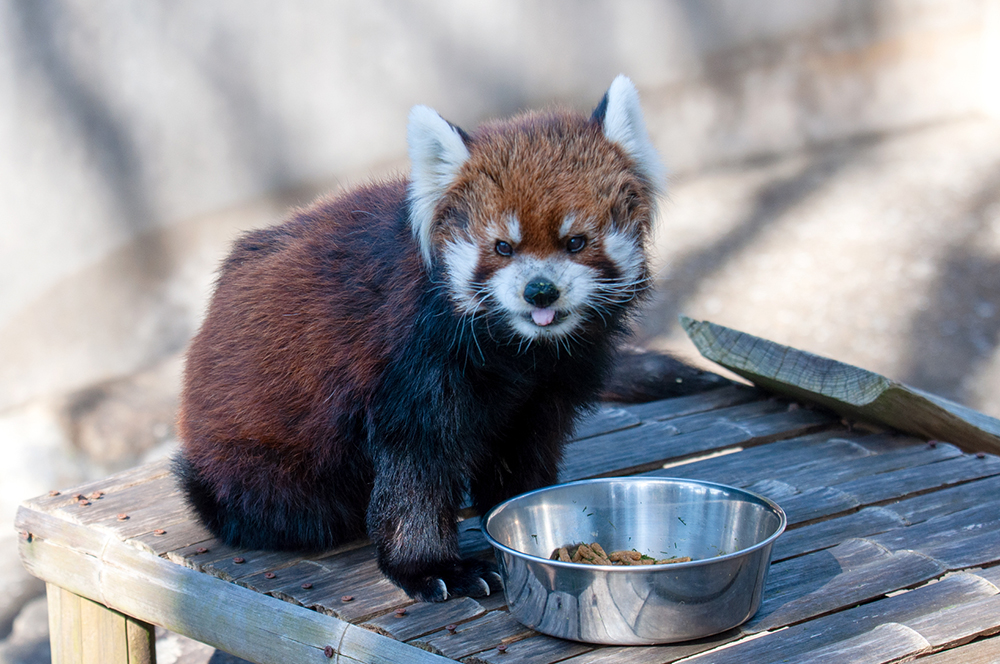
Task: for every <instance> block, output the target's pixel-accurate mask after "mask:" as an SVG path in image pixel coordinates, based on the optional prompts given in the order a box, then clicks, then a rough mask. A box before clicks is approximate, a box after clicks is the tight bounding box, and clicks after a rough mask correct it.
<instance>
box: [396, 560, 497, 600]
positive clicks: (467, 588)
mask: <svg viewBox="0 0 1000 664" xmlns="http://www.w3.org/2000/svg"><path fill="white" fill-rule="evenodd" d="M390 579H391V580H392V581H393V582H394V583H395V584H396V585H398V586H399V587H400V588H402V589H403V590H404V591H405V592H406V594H407V595H409V596H410V597H412V598H413V599H415V600H418V601H421V602H443V601H445V600H446V599H448V598H449V597H462V596H465V597H485V596H487V595H489V594H491V593H494V592H500V591H501V590H503V584H502V583H501V582H500V575H499V574H497V572H496V566H494V565H492V564H490V563H486V562H483V561H481V560H459V561H457V562H454V563H449V564H446V565H441V566H436V567H435V568H434V569H433V570H430V571H429V573H425V574H408V575H405V576H404V575H390Z"/></svg>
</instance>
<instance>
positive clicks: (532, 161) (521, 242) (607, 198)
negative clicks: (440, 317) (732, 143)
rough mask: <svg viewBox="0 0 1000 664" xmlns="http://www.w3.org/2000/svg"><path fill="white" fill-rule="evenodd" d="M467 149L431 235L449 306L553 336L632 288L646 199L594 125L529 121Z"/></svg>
mask: <svg viewBox="0 0 1000 664" xmlns="http://www.w3.org/2000/svg"><path fill="white" fill-rule="evenodd" d="M469 148H470V157H469V159H468V160H467V161H466V162H465V164H464V165H463V167H462V169H461V170H460V172H459V174H458V177H457V178H456V180H455V182H454V183H453V186H452V187H451V189H450V191H449V193H448V194H446V195H445V197H444V198H443V199H442V202H441V206H440V207H439V210H440V213H441V214H440V222H439V223H438V224H437V225H436V227H435V229H434V231H433V233H432V236H431V238H432V245H433V250H434V254H435V258H436V260H440V261H442V262H443V265H444V268H445V273H446V275H447V285H448V292H449V295H450V296H451V298H452V300H453V301H454V303H455V304H456V306H457V308H458V309H459V311H460V312H461V313H463V314H466V315H476V314H477V313H481V312H484V311H486V310H487V309H491V308H492V309H493V311H494V312H499V313H502V315H503V317H504V318H505V319H506V320H507V322H508V323H509V325H510V326H511V328H512V329H513V330H514V331H515V332H516V333H517V334H519V335H520V336H521V337H523V338H525V339H527V340H535V339H544V338H555V337H560V336H562V335H569V334H572V333H573V332H574V330H576V329H577V328H578V327H579V326H580V325H581V324H584V323H585V322H586V321H588V320H595V321H600V320H601V319H602V317H605V315H606V314H607V316H608V317H610V309H612V308H614V307H615V306H617V305H620V304H624V303H627V302H628V301H630V300H631V299H633V298H634V296H635V294H636V292H637V291H638V290H640V289H642V288H643V287H644V285H645V281H646V278H647V274H646V259H645V251H644V244H645V240H646V236H647V234H648V230H649V227H650V223H651V216H652V208H653V203H652V200H650V199H651V197H652V195H653V194H652V192H651V191H650V187H649V186H648V185H647V184H646V183H644V182H643V180H642V179H641V178H640V177H638V176H637V175H636V174H634V173H632V172H631V170H630V162H629V160H628V158H627V157H626V156H625V155H624V154H623V153H622V151H621V150H620V149H618V148H616V147H615V146H614V145H612V144H611V143H610V142H608V141H607V139H606V138H605V137H604V136H603V135H602V133H601V131H600V128H599V127H597V126H595V125H592V124H589V123H587V122H586V121H585V120H584V119H582V118H575V117H568V116H567V117H563V116H552V115H549V116H529V117H528V118H525V119H523V120H521V121H520V122H518V123H507V124H504V125H500V126H491V127H487V128H485V129H483V130H481V131H480V132H478V133H477V134H476V135H475V136H473V137H472V138H471V139H470V146H469Z"/></svg>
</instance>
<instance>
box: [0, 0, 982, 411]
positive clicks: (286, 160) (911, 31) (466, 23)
mask: <svg viewBox="0 0 1000 664" xmlns="http://www.w3.org/2000/svg"><path fill="white" fill-rule="evenodd" d="M995 4H996V3H995V2H988V1H986V0H978V1H976V0H937V1H929V0H925V1H915V0H907V1H905V2H904V1H902V0H901V1H899V2H892V1H888V0H879V1H869V0H858V1H849V2H843V1H833V0H816V1H811V2H800V1H799V0H764V1H758V2H753V3H747V2H740V1H736V0H711V1H706V2H700V1H695V0H665V1H661V2H652V1H641V0H629V1H624V2H578V1H577V0H563V1H555V2H546V3H534V2H527V1H515V2H510V1H503V2H499V1H498V2H486V3H467V2H458V1H452V2H449V1H447V0H438V1H436V2H428V3H419V4H418V3H410V2H404V1H402V0H373V1H370V2H364V3H356V2H349V1H346V0H325V1H318V0H317V1H304V0H297V1H290V2H282V3H272V2H263V1H260V0H256V1H254V0H238V1H237V0H231V1H218V2H211V3H204V2H143V3H132V2H123V1H115V0H102V1H98V2H94V1H92V0H88V1H83V0H78V1H74V0H63V1H62V2H4V3H0V34H2V39H0V200H2V201H4V204H3V206H2V208H0V233H2V235H0V252H2V253H0V284H3V288H2V289H0V410H2V409H4V408H9V407H12V406H15V405H17V404H21V403H25V402H26V401H28V400H30V399H32V398H35V397H39V396H42V395H47V394H51V393H53V392H65V391H69V390H74V389H79V388H83V387H86V386H88V385H91V384H93V383H95V382H98V381H102V380H107V379H111V378H114V377H116V376H122V375H127V374H130V373H132V372H134V371H136V370H138V369H141V368H143V367H148V366H150V365H152V364H155V363H156V362H157V361H158V360H160V359H161V358H163V357H165V356H167V355H169V354H171V353H173V352H176V351H177V350H179V349H180V348H182V347H183V345H184V344H185V342H186V340H187V339H188V338H189V336H190V335H191V334H192V332H193V330H194V329H195V328H196V326H197V322H198V320H199V318H200V316H201V312H202V309H203V303H204V297H205V295H206V292H207V289H208V287H209V284H210V279H211V267H212V266H213V265H214V263H215V262H216V261H217V260H218V258H219V255H220V253H221V252H222V251H224V246H225V245H226V244H227V243H228V241H229V240H230V239H231V237H232V235H233V234H234V233H235V232H236V231H237V229H243V228H247V227H249V226H252V225H259V224H262V223H267V222H269V221H271V220H273V219H274V218H275V217H276V216H278V215H279V214H280V210H281V209H282V207H283V206H284V205H285V204H286V203H287V202H289V201H302V200H305V199H307V198H308V197H309V196H310V195H311V194H312V193H313V192H315V191H318V190H320V189H322V188H324V187H327V186H331V185H332V186H336V185H337V184H339V183H341V182H343V181H345V180H346V181H348V182H353V181H357V180H359V179H361V178H363V177H365V176H366V175H367V174H368V173H369V172H384V171H385V170H386V169H387V168H389V167H393V166H398V167H400V168H405V163H404V162H402V157H403V155H404V148H405V146H404V135H405V134H404V132H405V118H406V113H407V110H408V109H409V107H410V106H411V105H413V104H415V103H427V104H430V105H432V106H434V107H436V108H437V109H438V110H439V111H440V112H442V113H443V114H444V115H446V116H447V117H449V118H450V119H453V120H454V121H455V122H457V123H460V124H465V125H470V126H471V125H475V124H476V123H477V122H478V121H480V120H481V119H483V118H486V117H488V116H492V115H500V114H507V113H510V112H512V111H516V110H518V109H521V108H525V107H530V106H537V105H541V104H546V103H550V102H563V103H567V104H571V105H573V106H577V107H580V108H583V109H587V108H589V107H590V106H592V105H593V104H594V103H595V102H596V100H597V99H598V98H599V97H600V95H601V94H602V92H603V90H604V88H605V87H606V85H607V84H608V82H609V81H610V80H611V79H612V77H613V76H614V75H615V74H617V73H619V72H626V73H628V74H629V75H631V76H632V77H633V78H634V80H635V81H636V83H637V84H638V86H639V88H640V90H641V92H642V94H643V101H644V104H645V107H646V110H647V114H648V117H649V124H650V128H651V131H652V134H653V137H654V140H655V141H656V143H657V145H658V147H659V148H660V149H661V151H662V152H663V154H664V155H665V157H666V159H667V161H668V163H669V164H670V166H671V167H672V168H673V170H674V171H675V172H684V171H691V170H696V169H701V168H705V167H707V166H710V165H712V164H718V163H722V162H729V161H733V160H740V159H745V158H747V157H749V156H753V155H760V154H767V153H774V152H780V151H785V150H789V149H795V148H799V147H801V146H804V145H810V144H815V143H817V142H824V141H830V140H834V139H837V138H842V137H845V136H852V135H857V134H863V133H869V132H882V131H887V130H894V129H899V128H903V127H912V126H915V125H920V124H923V123H928V122H935V121H939V120H941V119H945V118H950V117H956V116H961V115H964V114H968V113H970V112H974V111H976V110H977V109H981V108H983V107H984V106H985V105H986V104H987V103H988V101H989V100H988V99H987V98H986V97H985V96H984V90H987V89H996V87H997V86H996V85H994V86H992V88H991V87H990V86H989V85H985V84H984V78H983V77H984V75H989V74H988V73H985V72H986V71H987V70H986V69H984V67H983V62H984V56H983V51H984V49H985V48H986V43H987V42H986V40H985V35H986V34H987V32H988V30H987V25H988V21H987V20H986V17H987V15H988V14H989V11H990V7H991V6H993V5H995ZM995 71H996V70H995V69H994V70H992V72H994V73H995ZM993 83H994V84H996V83H997V82H996V81H993ZM288 191H293V194H292V195H291V196H290V197H287V196H286V197H283V198H282V197H278V198H275V197H274V196H275V194H276V192H288Z"/></svg>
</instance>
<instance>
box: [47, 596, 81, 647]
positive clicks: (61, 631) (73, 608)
mask: <svg viewBox="0 0 1000 664" xmlns="http://www.w3.org/2000/svg"><path fill="white" fill-rule="evenodd" d="M45 593H46V597H47V602H48V609H49V645H50V649H51V657H52V664H81V663H82V662H83V631H82V630H83V621H82V620H81V618H80V602H81V601H82V598H81V597H80V596H79V595H76V594H74V593H71V592H69V591H67V590H64V589H63V588H60V587H59V586H57V585H54V584H52V583H48V584H46V586H45Z"/></svg>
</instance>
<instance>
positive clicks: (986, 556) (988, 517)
mask: <svg viewBox="0 0 1000 664" xmlns="http://www.w3.org/2000/svg"><path fill="white" fill-rule="evenodd" d="M871 540H872V541H874V542H877V543H879V544H881V545H882V546H885V547H886V548H888V549H890V550H893V551H897V550H900V549H914V550H917V551H920V552H922V553H925V554H926V555H929V556H933V557H934V558H936V559H937V560H940V561H941V562H942V563H943V564H945V565H946V566H947V567H948V569H952V570H957V569H965V568H968V567H974V566H980V565H991V564H993V563H996V562H1000V514H997V509H996V503H995V502H994V503H987V504H985V505H979V506H977V507H970V508H969V509H965V510H961V511H959V512H954V513H952V514H948V515H944V516H939V517H935V518H933V519H930V520H929V521H925V522H923V523H920V524H917V525H913V526H909V527H906V528H899V529H896V530H890V531H887V532H885V533H881V534H879V535H874V536H872V537H871Z"/></svg>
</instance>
